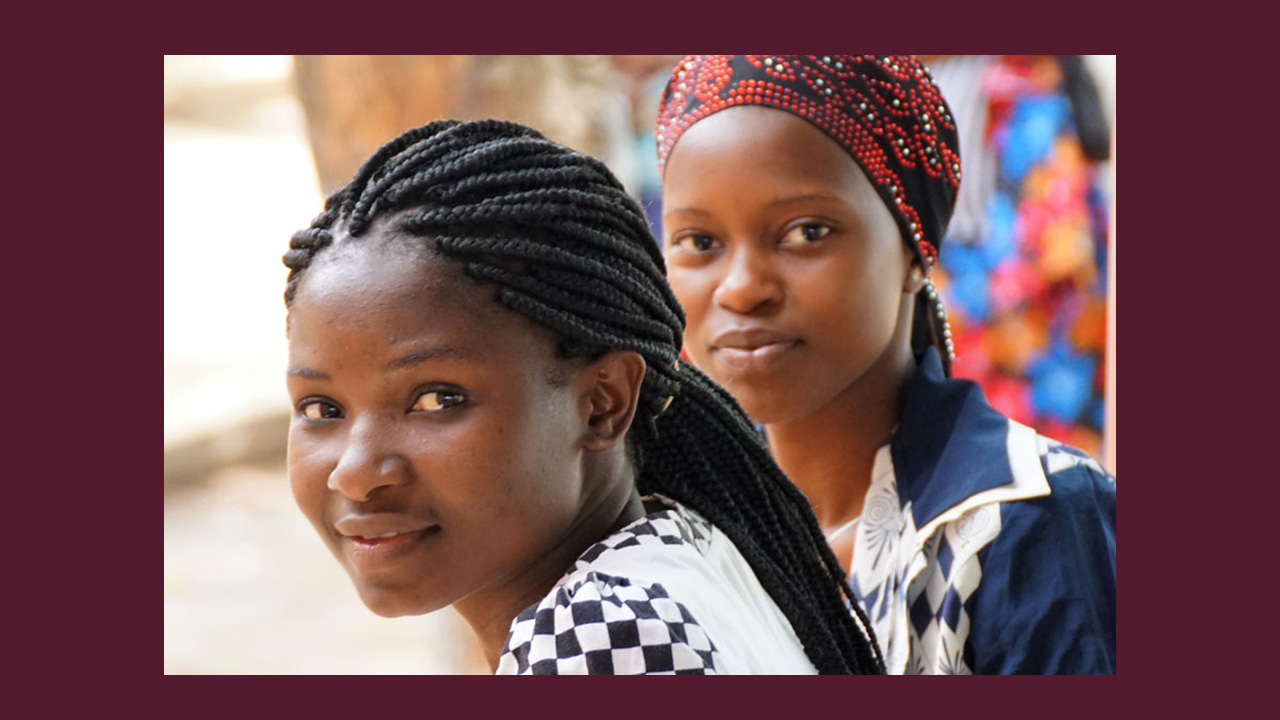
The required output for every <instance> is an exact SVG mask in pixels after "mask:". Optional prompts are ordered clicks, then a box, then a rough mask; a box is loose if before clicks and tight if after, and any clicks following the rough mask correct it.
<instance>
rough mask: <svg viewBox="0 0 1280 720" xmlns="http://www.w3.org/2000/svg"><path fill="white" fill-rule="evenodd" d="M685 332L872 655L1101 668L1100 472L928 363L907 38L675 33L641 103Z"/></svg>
mask: <svg viewBox="0 0 1280 720" xmlns="http://www.w3.org/2000/svg"><path fill="white" fill-rule="evenodd" d="M657 144H658V156H659V167H660V169H661V171H662V173H663V199H662V200H663V232H662V234H663V238H664V248H665V252H666V259H667V266H668V278H669V280H670V282H671V286H672V288H673V290H674V291H675V293H676V296H677V297H678V298H679V299H680V301H681V303H682V304H683V307H684V309H685V311H686V312H687V313H688V328H687V332H686V335H685V344H686V349H687V351H688V353H689V356H690V357H691V358H692V360H693V362H694V364H696V365H697V366H698V367H699V368H701V369H703V370H704V371H705V372H706V373H707V374H708V375H709V376H710V377H711V378H713V379H714V380H716V381H717V382H718V383H720V384H721V385H723V386H724V387H725V388H726V389H727V390H728V391H729V392H731V393H732V394H733V396H734V397H735V398H736V399H737V400H738V402H740V403H741V404H742V407H743V409H744V410H746V411H747V413H748V414H749V415H750V416H751V417H752V418H753V420H754V421H755V422H757V423H759V424H760V425H762V426H763V427H764V430H765V433H766V435H767V442H768V445H769V447H770V450H771V451H772V453H773V455H774V457H775V458H776V459H777V461H778V464H779V465H780V466H781V467H782V469H783V470H784V471H785V472H786V473H787V475H788V476H789V477H790V478H791V479H792V480H793V481H795V483H796V484H797V485H798V486H799V487H800V489H801V490H802V491H803V492H804V493H805V495H806V496H807V497H808V498H809V500H810V501H811V503H812V506H813V509H814V511H815V513H816V514H817V516H818V518H819V520H820V522H821V524H822V526H823V527H824V528H826V537H827V540H828V542H829V543H830V545H831V546H832V548H833V550H834V551H835V552H836V555H837V557H838V558H840V560H841V562H842V563H844V564H846V566H847V567H848V568H849V570H850V576H851V582H852V585H853V591H854V594H855V596H857V597H858V599H859V602H858V605H861V606H862V609H863V610H865V612H866V614H867V616H869V617H870V618H871V621H872V625H873V628H874V631H875V637H876V638H877V641H878V642H879V643H881V644H882V650H883V656H884V658H885V665H886V670H887V671H888V672H890V673H962V672H976V673H1014V672H1019V673H1113V672H1115V658H1116V635H1115V627H1116V626H1115V601H1116V594H1115V580H1116V572H1115V562H1116V545H1115V527H1116V523H1115V521H1116V515H1115V512H1116V491H1115V479H1114V478H1112V477H1111V476H1109V475H1108V474H1107V473H1106V472H1105V471H1103V470H1102V468H1101V467H1100V466H1099V465H1098V464H1097V463H1096V462H1094V461H1093V460H1092V459H1091V458H1089V456H1088V455H1086V454H1085V453H1082V452H1080V451H1078V450H1076V449H1074V448H1070V447H1067V446H1065V445H1062V444H1060V443H1057V442H1055V441H1052V440H1050V439H1048V438H1045V437H1043V436H1040V435H1038V434H1037V433H1036V432H1035V431H1034V430H1032V429H1031V428H1028V427H1026V426H1023V425H1020V424H1019V423H1017V422H1014V421H1012V420H1010V419H1008V418H1006V417H1004V416H1003V415H1000V414H999V413H998V412H996V411H995V410H993V409H992V408H991V407H990V405H988V404H987V402H986V399H985V398H984V396H983V393H982V391H981V389H979V388H978V386H977V385H975V384H973V383H971V382H968V381H962V380H953V379H950V374H951V362H952V341H951V331H950V329H949V328H948V325H947V323H946V316H945V313H944V311H943V308H942V305H941V302H940V301H939V298H938V293H937V292H936V291H935V290H934V287H933V283H932V281H931V280H930V270H931V268H932V267H933V264H934V262H935V260H936V259H937V256H938V247H939V245H940V243H941V239H942V237H943V233H944V232H945V230H946V227H947V223H948V220H949V219H950V217H951V213H952V210H953V206H954V203H955V198H956V192H957V189H958V187H959V183H960V177H961V166H960V155H959V146H958V141H957V133H956V126H955V120H954V119H953V118H952V116H951V113H950V111H949V109H948V107H947V103H946V101H945V100H944V99H943V97H942V94H941V93H940V92H939V91H938V88H937V86H936V85H935V84H934V82H933V80H932V78H931V77H930V74H929V71H928V70H927V69H926V68H925V67H924V66H923V65H921V64H920V63H919V62H918V61H917V60H916V58H915V57H914V56H907V55H876V56H871V55H858V56H848V55H839V56H837V55H831V56H796V55H746V56H728V55H698V56H689V57H686V58H684V59H683V60H681V61H680V63H679V64H678V65H677V66H676V68H675V71H674V72H673V74H672V77H671V79H670V81H669V82H668V84H667V87H666V90H665V91H664V94H663V98H662V105H661V109H660V112H659V117H658V127H657Z"/></svg>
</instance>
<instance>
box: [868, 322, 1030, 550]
mask: <svg viewBox="0 0 1280 720" xmlns="http://www.w3.org/2000/svg"><path fill="white" fill-rule="evenodd" d="M1008 434H1009V421H1008V419H1007V418H1005V416H1003V415H1001V414H1000V413H998V412H996V411H995V410H993V409H992V408H991V406H990V405H988V404H987V399H986V396H985V395H983V393H982V388H981V387H979V386H978V384H977V383H975V382H973V381H971V380H948V379H947V378H946V375H945V374H944V373H943V371H942V360H941V359H940V358H939V357H938V351H937V349H936V348H933V347H930V348H928V349H927V350H926V351H925V353H924V356H923V357H921V358H920V361H919V368H918V369H917V370H916V374H915V376H914V377H913V378H912V380H911V383H910V384H909V385H908V386H907V394H906V401H905V404H904V406H903V409H902V421H901V422H900V423H899V429H898V432H896V433H894V436H893V439H892V441H890V446H889V451H890V452H891V453H892V456H893V469H894V473H895V474H896V475H897V477H898V493H899V497H900V499H901V501H902V504H903V506H904V507H905V506H906V504H907V503H908V502H910V503H911V504H912V513H913V516H914V518H915V522H916V527H924V525H925V524H926V523H928V522H929V521H930V520H932V519H934V518H935V517H937V516H938V515H939V514H941V513H942V512H944V511H946V510H947V509H948V508H951V507H954V506H956V505H958V504H960V502H961V501H963V500H964V499H965V498H967V497H969V496H970V495H974V494H976V493H979V492H982V491H983V490H989V489H991V488H994V487H999V486H1001V485H1008V484H1009V483H1011V482H1013V476H1012V475H1011V474H1010V472H1009V461H1008V451H1007V450H1006V448H1005V438H1006V436H1007V435H1008Z"/></svg>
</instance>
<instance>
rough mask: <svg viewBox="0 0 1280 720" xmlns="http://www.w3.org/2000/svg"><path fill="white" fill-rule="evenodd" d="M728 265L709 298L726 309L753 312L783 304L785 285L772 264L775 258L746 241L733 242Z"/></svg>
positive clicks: (740, 312)
mask: <svg viewBox="0 0 1280 720" xmlns="http://www.w3.org/2000/svg"><path fill="white" fill-rule="evenodd" d="M734 245H735V247H734V250H733V252H732V254H731V255H730V256H729V258H728V260H729V264H728V268H727V270H726V272H725V275H724V277H723V278H721V280H720V284H719V285H718V286H717V287H716V290H715V293H714V294H713V295H712V298H713V299H714V300H715V302H716V304H717V305H719V306H720V307H722V308H724V309H725V310H729V311H730V312H734V313H737V314H739V315H753V314H758V313H761V312H765V311H767V310H768V309H769V308H771V307H775V306H777V305H780V304H781V303H782V300H783V298H784V297H785V295H786V288H785V287H784V285H783V282H782V278H781V277H780V276H779V275H778V272H777V270H778V268H777V267H776V266H775V262H776V260H777V258H774V257H772V256H771V255H770V254H769V253H768V252H765V251H763V250H761V249H759V248H756V247H752V244H748V243H735V244H734Z"/></svg>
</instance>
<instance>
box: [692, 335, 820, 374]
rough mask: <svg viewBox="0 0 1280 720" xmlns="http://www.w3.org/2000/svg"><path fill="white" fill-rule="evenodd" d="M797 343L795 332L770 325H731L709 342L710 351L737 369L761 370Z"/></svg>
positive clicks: (776, 361)
mask: <svg viewBox="0 0 1280 720" xmlns="http://www.w3.org/2000/svg"><path fill="white" fill-rule="evenodd" d="M800 342H801V341H800V339H799V338H797V337H795V336H794V335H789V334H787V333H783V332H779V331H777V330H773V329H770V328H764V327H749V328H734V329H731V330H726V331H724V332H722V333H720V334H719V335H717V336H716V337H715V338H714V339H713V340H712V341H711V352H712V353H713V354H714V355H716V356H717V358H718V359H719V360H720V361H721V362H723V363H724V364H726V365H728V366H729V367H731V368H733V369H736V370H738V371H742V372H748V371H763V370H768V369H769V368H770V367H772V366H773V365H775V364H776V363H778V362H779V361H780V360H781V359H783V358H784V357H785V356H786V354H787V352H788V351H790V350H791V349H793V348H794V347H795V346H796V345H798V344H799V343H800Z"/></svg>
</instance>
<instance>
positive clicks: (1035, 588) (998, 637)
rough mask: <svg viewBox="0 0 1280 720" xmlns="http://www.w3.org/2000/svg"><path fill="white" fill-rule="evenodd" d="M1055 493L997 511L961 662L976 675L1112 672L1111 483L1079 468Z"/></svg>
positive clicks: (1067, 473)
mask: <svg viewBox="0 0 1280 720" xmlns="http://www.w3.org/2000/svg"><path fill="white" fill-rule="evenodd" d="M1049 485H1050V487H1051V488H1052V489H1053V492H1052V494H1050V495H1048V496H1046V497H1042V498H1034V499H1031V500H1022V501H1018V502H1012V503H1004V504H1002V505H1001V519H1002V521H1003V527H1002V528H1001V531H1000V535H999V536H998V537H997V538H996V539H995V541H993V542H992V543H991V545H990V546H989V547H988V548H987V549H986V551H985V552H987V557H986V558H985V559H984V560H983V564H982V584H981V585H979V586H978V590H977V592H975V593H974V594H973V596H972V597H970V599H969V603H970V606H969V607H970V610H969V613H970V621H971V625H970V630H969V641H968V643H967V644H966V646H965V660H966V662H968V663H969V667H971V668H973V670H974V672H976V673H979V674H988V673H1076V674H1096V673H1114V672H1115V671H1116V487H1115V483H1114V482H1112V481H1111V480H1110V479H1108V478H1107V477H1105V476H1102V475H1099V474H1098V473H1096V472H1094V471H1093V470H1091V469H1089V468H1088V467H1087V466H1085V465H1077V466H1075V467H1073V468H1069V469H1067V470H1063V471H1061V472H1059V473H1057V474H1055V475H1051V476H1049Z"/></svg>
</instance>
